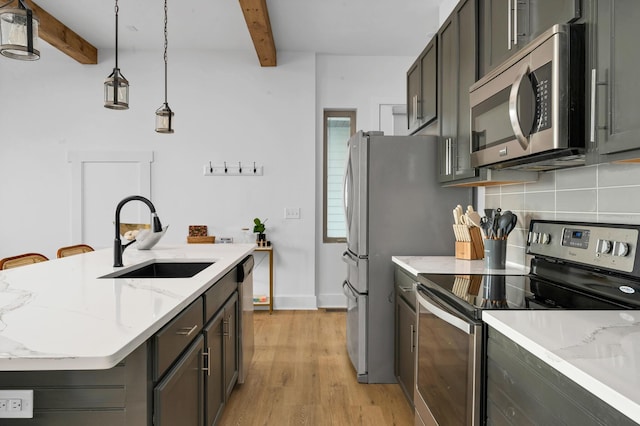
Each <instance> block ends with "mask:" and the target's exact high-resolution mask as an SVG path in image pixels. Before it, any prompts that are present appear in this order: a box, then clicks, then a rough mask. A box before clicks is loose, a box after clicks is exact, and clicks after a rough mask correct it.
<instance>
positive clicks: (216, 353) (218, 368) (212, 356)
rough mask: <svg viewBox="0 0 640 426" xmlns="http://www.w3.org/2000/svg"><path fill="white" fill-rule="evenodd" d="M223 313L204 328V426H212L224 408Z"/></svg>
mask: <svg viewBox="0 0 640 426" xmlns="http://www.w3.org/2000/svg"><path fill="white" fill-rule="evenodd" d="M223 314H224V312H222V311H221V312H219V313H218V315H216V316H215V317H213V318H212V319H211V321H209V323H208V324H207V325H206V326H205V328H204V339H205V347H206V354H207V366H206V371H207V374H206V375H205V377H204V382H205V407H206V408H205V416H206V417H205V418H206V423H205V425H206V426H211V425H214V424H216V423H217V422H218V420H219V419H220V416H221V415H222V409H223V407H224V401H225V397H224V381H223V373H224V351H223V347H222V345H223V342H224V339H223V336H222V333H223V330H222V317H223Z"/></svg>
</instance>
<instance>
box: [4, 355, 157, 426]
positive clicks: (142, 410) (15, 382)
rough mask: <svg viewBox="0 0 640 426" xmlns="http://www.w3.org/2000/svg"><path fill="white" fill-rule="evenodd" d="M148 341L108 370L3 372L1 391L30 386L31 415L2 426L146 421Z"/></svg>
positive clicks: (128, 425)
mask: <svg viewBox="0 0 640 426" xmlns="http://www.w3.org/2000/svg"><path fill="white" fill-rule="evenodd" d="M149 357H150V351H149V343H145V344H143V345H141V346H140V347H139V348H138V349H136V350H135V351H134V352H132V353H131V354H130V355H129V356H128V357H127V358H125V359H124V360H123V361H122V362H120V363H119V364H118V365H116V366H115V367H113V368H111V369H108V370H58V371H2V372H0V383H1V387H2V389H3V390H10V389H33V418H31V419H23V418H22V419H7V418H3V419H0V424H1V425H2V426H87V425H100V426H151V425H152V424H153V422H152V404H151V392H152V387H153V383H152V381H151V371H150V365H151V361H150V358H149Z"/></svg>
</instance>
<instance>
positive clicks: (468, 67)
mask: <svg viewBox="0 0 640 426" xmlns="http://www.w3.org/2000/svg"><path fill="white" fill-rule="evenodd" d="M476 16H477V15H476V2H475V0H466V1H462V2H460V6H459V9H458V12H457V20H458V26H457V29H458V34H457V37H458V81H457V85H458V102H457V107H458V111H457V115H458V120H457V136H456V139H455V150H454V152H455V158H454V163H453V177H454V179H464V178H469V177H473V176H476V169H475V168H473V167H471V109H470V108H471V107H470V103H469V87H471V85H472V84H473V83H475V82H476V77H477V75H478V73H477V60H476V57H477V56H476V52H477V49H476V47H477V38H476V28H477V27H476Z"/></svg>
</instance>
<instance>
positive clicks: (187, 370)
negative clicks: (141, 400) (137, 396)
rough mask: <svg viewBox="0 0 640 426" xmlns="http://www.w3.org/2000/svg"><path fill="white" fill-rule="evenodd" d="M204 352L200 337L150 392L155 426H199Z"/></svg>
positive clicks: (201, 418) (201, 413)
mask: <svg viewBox="0 0 640 426" xmlns="http://www.w3.org/2000/svg"><path fill="white" fill-rule="evenodd" d="M203 352H204V337H203V336H202V335H200V336H199V337H198V338H197V339H196V340H195V341H194V342H193V343H192V344H191V346H189V349H187V351H186V352H185V353H184V354H183V355H182V356H181V357H180V358H179V359H178V361H177V362H176V364H175V365H174V366H173V367H172V368H171V369H170V370H169V372H168V373H167V374H166V375H165V376H164V378H163V379H162V381H160V383H158V385H157V386H156V387H155V388H154V389H153V401H154V414H153V417H154V422H153V424H154V426H175V425H180V426H202V420H203V412H204V409H203V394H204V392H203V390H204V386H203V374H202V368H203V365H202V360H203Z"/></svg>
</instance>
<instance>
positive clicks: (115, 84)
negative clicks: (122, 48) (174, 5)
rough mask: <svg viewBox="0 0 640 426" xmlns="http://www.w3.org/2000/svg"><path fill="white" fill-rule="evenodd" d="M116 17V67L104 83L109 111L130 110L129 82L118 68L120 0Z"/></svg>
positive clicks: (105, 101)
mask: <svg viewBox="0 0 640 426" xmlns="http://www.w3.org/2000/svg"><path fill="white" fill-rule="evenodd" d="M114 11H115V15H116V66H115V67H114V68H113V72H111V74H110V75H109V77H107V78H106V80H105V81H104V107H105V108H109V109H129V81H127V79H126V78H124V76H123V75H122V74H121V73H120V68H118V12H119V11H120V8H119V7H118V0H116V5H115V8H114Z"/></svg>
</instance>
